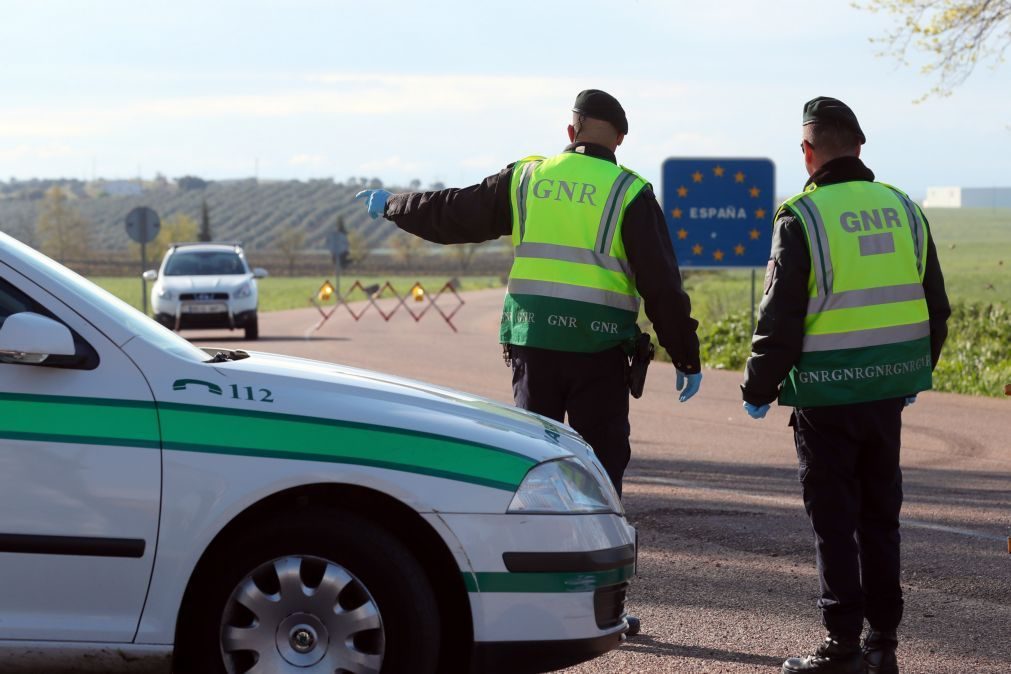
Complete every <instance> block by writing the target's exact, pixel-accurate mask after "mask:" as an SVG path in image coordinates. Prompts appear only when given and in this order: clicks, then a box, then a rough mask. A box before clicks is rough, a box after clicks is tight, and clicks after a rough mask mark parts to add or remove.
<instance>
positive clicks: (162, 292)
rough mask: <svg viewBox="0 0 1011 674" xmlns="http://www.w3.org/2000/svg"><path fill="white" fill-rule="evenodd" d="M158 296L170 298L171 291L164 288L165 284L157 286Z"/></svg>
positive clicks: (164, 298) (165, 298)
mask: <svg viewBox="0 0 1011 674" xmlns="http://www.w3.org/2000/svg"><path fill="white" fill-rule="evenodd" d="M158 297H160V298H162V299H163V300H170V299H172V291H171V290H169V289H168V288H166V287H165V286H162V287H160V288H158Z"/></svg>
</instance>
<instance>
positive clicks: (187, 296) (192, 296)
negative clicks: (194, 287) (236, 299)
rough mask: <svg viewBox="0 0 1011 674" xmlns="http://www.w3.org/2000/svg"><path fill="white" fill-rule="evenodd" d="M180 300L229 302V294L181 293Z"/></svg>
mask: <svg viewBox="0 0 1011 674" xmlns="http://www.w3.org/2000/svg"><path fill="white" fill-rule="evenodd" d="M179 299H180V300H184V301H185V300H196V301H206V300H227V299H228V293H180V294H179Z"/></svg>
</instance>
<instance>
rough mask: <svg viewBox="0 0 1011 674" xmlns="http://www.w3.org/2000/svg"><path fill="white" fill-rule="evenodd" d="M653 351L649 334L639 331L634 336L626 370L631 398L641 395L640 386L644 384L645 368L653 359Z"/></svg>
mask: <svg viewBox="0 0 1011 674" xmlns="http://www.w3.org/2000/svg"><path fill="white" fill-rule="evenodd" d="M654 352H655V349H654V347H653V341H652V340H651V339H650V338H649V335H647V334H645V333H640V334H639V336H638V337H636V338H635V342H634V344H633V347H632V355H630V356H629V357H628V370H627V371H626V376H627V379H628V392H629V393H631V394H632V397H633V398H641V397H642V388H643V386H645V385H646V370H647V369H648V368H649V362H650V361H651V360H653V354H654Z"/></svg>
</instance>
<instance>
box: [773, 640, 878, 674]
mask: <svg viewBox="0 0 1011 674" xmlns="http://www.w3.org/2000/svg"><path fill="white" fill-rule="evenodd" d="M863 671H864V663H863V655H862V654H861V652H860V640H859V639H844V638H842V637H837V636H834V635H832V634H830V635H828V636H827V637H825V641H823V642H822V643H821V645H820V646H818V650H816V651H815V652H814V654H813V655H805V656H804V657H801V658H790V659H789V660H787V661H786V662H784V663H783V674H802V673H805V672H812V673H815V672H816V673H817V674H863Z"/></svg>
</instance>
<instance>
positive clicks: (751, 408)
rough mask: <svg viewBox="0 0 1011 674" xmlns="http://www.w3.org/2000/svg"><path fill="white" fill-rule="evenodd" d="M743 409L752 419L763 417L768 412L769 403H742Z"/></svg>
mask: <svg viewBox="0 0 1011 674" xmlns="http://www.w3.org/2000/svg"><path fill="white" fill-rule="evenodd" d="M744 411H745V412H747V413H748V416H749V417H751V418H752V419H764V418H765V415H766V414H768V413H769V405H752V404H751V403H744Z"/></svg>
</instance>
